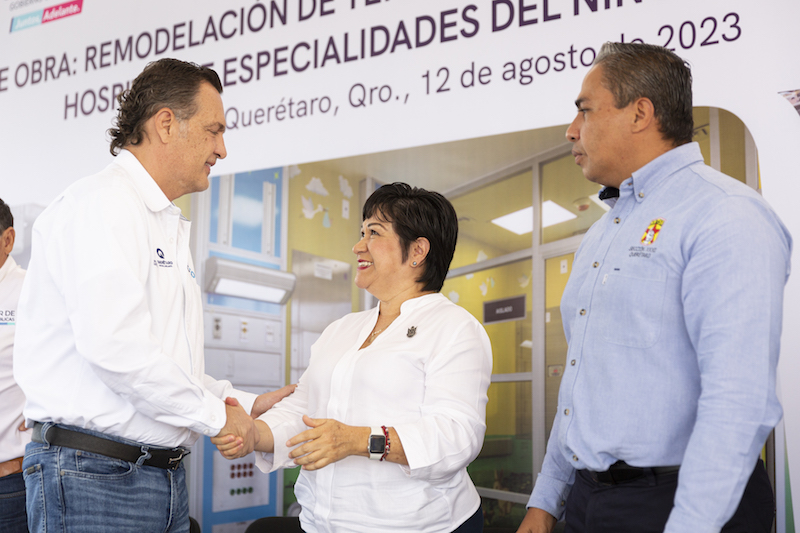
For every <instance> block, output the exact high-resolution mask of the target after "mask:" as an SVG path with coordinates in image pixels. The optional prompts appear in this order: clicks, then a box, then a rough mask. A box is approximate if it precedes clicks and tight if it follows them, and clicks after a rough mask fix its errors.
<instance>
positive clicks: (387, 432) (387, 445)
mask: <svg viewBox="0 0 800 533" xmlns="http://www.w3.org/2000/svg"><path fill="white" fill-rule="evenodd" d="M381 429H382V430H383V435H384V436H385V437H386V448H385V449H384V451H383V455H382V456H381V459H380V460H381V461H383V460H384V459H386V456H387V455H389V450H390V449H391V448H392V446H391V444H390V443H389V429H388V428H387V427H386V426H381Z"/></svg>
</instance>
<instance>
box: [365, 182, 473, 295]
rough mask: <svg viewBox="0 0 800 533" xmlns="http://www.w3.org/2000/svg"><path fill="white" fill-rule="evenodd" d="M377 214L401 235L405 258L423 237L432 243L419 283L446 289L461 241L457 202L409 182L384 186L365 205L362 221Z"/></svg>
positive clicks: (429, 287)
mask: <svg viewBox="0 0 800 533" xmlns="http://www.w3.org/2000/svg"><path fill="white" fill-rule="evenodd" d="M370 217H375V218H378V219H381V220H384V221H386V222H391V223H392V228H394V231H395V233H397V235H398V236H399V237H400V246H401V248H402V249H403V261H406V260H407V259H408V252H409V250H410V249H411V245H412V244H413V243H414V241H416V240H417V239H419V238H420V237H425V238H426V239H428V241H429V242H430V243H431V248H430V250H429V251H428V256H427V257H426V258H425V261H424V263H423V264H422V275H421V276H420V277H419V278H417V282H420V283H422V284H423V287H422V290H423V291H435V292H439V291H440V290H442V285H444V279H445V277H446V276H447V271H448V269H449V268H450V263H451V262H452V261H453V253H454V252H455V250H456V241H457V240H458V217H457V216H456V210H455V209H454V208H453V204H451V203H450V201H449V200H447V198H445V197H444V196H442V195H441V194H439V193H438V192H433V191H426V190H425V189H420V188H418V187H411V186H410V185H408V184H406V183H399V182H397V183H392V184H389V185H383V186H382V187H380V188H378V189H377V190H376V191H375V192H374V193H372V194H371V195H370V197H369V198H368V199H367V202H366V203H365V204H364V210H363V213H362V220H366V219H368V218H370Z"/></svg>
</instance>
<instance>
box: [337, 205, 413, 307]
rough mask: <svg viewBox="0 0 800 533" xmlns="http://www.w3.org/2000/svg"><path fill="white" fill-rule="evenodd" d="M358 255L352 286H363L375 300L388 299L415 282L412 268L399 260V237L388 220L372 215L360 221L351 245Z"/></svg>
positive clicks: (400, 253)
mask: <svg viewBox="0 0 800 533" xmlns="http://www.w3.org/2000/svg"><path fill="white" fill-rule="evenodd" d="M353 253H355V254H356V256H357V257H358V268H357V270H356V280H355V281H356V286H357V287H358V288H359V289H366V290H367V291H369V293H370V294H372V295H373V296H375V297H376V298H378V299H379V300H388V299H390V298H392V297H393V296H395V295H396V294H398V293H399V292H400V291H402V290H404V289H406V288H408V286H409V283H411V284H414V283H415V276H416V275H418V274H419V272H415V270H414V269H412V268H411V267H410V265H409V263H410V262H411V259H410V258H409V259H407V260H406V261H405V262H403V249H402V247H401V246H400V237H399V236H398V235H397V233H395V231H394V228H393V227H392V223H391V222H388V221H386V220H381V219H379V218H377V217H375V216H373V217H370V218H368V219H366V220H364V222H363V223H362V224H361V240H359V241H358V242H357V243H356V245H355V246H353Z"/></svg>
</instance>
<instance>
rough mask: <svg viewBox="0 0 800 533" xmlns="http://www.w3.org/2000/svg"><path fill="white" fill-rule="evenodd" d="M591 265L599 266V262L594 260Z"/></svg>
mask: <svg viewBox="0 0 800 533" xmlns="http://www.w3.org/2000/svg"><path fill="white" fill-rule="evenodd" d="M592 266H593V267H594V268H597V267H599V266H600V263H598V262H597V261H595V262H594V263H592Z"/></svg>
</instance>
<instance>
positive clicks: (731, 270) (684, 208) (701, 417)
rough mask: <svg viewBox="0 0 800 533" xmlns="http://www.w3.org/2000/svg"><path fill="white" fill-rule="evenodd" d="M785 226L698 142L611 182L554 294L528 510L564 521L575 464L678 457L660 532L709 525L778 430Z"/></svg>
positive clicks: (648, 462) (659, 462)
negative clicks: (558, 371) (553, 404)
mask: <svg viewBox="0 0 800 533" xmlns="http://www.w3.org/2000/svg"><path fill="white" fill-rule="evenodd" d="M790 254H791V237H790V235H789V233H788V231H787V230H786V228H785V227H784V226H783V224H782V223H781V221H780V220H779V219H778V217H777V216H776V215H775V213H774V212H773V211H772V209H771V208H770V207H769V206H768V205H767V204H766V202H765V201H764V200H763V199H762V198H761V196H760V195H758V194H757V193H756V192H755V191H753V190H752V189H750V188H748V187H747V186H745V185H743V184H742V183H740V182H738V181H736V180H734V179H732V178H730V177H727V176H725V175H723V174H721V173H719V172H717V171H715V170H713V169H712V168H710V167H708V166H706V165H705V164H703V157H702V155H701V153H700V149H699V147H698V145H697V144H696V143H690V144H686V145H683V146H680V147H678V148H675V149H673V150H671V151H669V152H667V153H666V154H664V155H662V156H660V157H658V158H657V159H655V160H653V161H651V162H650V163H648V164H647V165H645V166H644V167H642V168H641V169H639V170H638V171H636V172H634V173H633V176H632V177H631V178H628V179H627V180H625V181H624V182H623V183H622V185H621V186H620V196H619V198H618V199H617V201H616V203H615V204H614V206H613V208H612V209H611V210H610V211H609V212H608V213H606V214H605V215H604V216H603V217H602V218H601V219H600V220H599V221H597V222H596V223H595V224H594V225H593V226H592V227H591V229H590V230H589V231H588V232H587V233H586V236H585V237H584V239H583V242H582V243H581V246H580V248H579V249H578V252H577V254H576V256H575V262H574V265H573V272H572V274H571V276H570V279H569V282H568V284H567V287H566V289H565V292H564V296H563V298H562V301H561V313H562V317H563V320H564V332H565V334H566V338H567V340H568V342H569V350H568V352H567V361H566V365H565V369H566V370H565V371H564V375H563V378H562V381H561V389H560V391H559V398H558V401H559V407H558V411H557V415H556V418H555V422H554V424H553V429H552V432H551V435H550V440H549V442H548V448H547V454H546V457H545V460H544V464H543V466H542V472H541V473H540V474H539V477H538V479H537V481H536V486H535V487H534V490H533V494H532V495H531V498H530V501H529V503H528V506H529V507H538V508H540V509H544V510H545V511H547V512H549V513H551V514H552V515H554V516H556V517H560V516H561V514H562V513H563V509H564V502H565V501H566V499H567V495H568V494H569V490H570V488H571V486H572V483H573V480H574V476H575V471H576V470H580V469H589V470H594V471H604V470H607V469H608V467H609V466H611V465H612V464H613V463H615V462H616V461H617V460H623V461H625V462H627V463H628V464H630V465H634V466H644V467H651V466H668V465H681V470H680V475H679V483H678V491H677V493H676V495H675V507H674V508H673V510H672V513H671V514H670V518H669V521H668V523H667V527H666V529H665V531H667V532H674V533H685V532H686V531H692V532H695V533H701V532H718V531H720V529H721V528H722V526H723V525H724V524H725V523H726V522H727V520H728V519H729V518H730V517H731V516H732V515H733V513H734V511H735V510H736V507H737V506H738V503H739V500H740V499H741V495H742V493H743V491H744V487H745V485H746V484H747V481H748V479H749V477H750V474H751V473H752V470H753V466H754V465H755V463H756V459H757V458H758V455H759V452H760V450H761V448H762V446H763V445H764V442H765V440H766V438H767V436H768V435H769V432H770V430H771V429H772V427H773V426H774V425H775V424H776V423H777V422H778V421H779V420H780V418H781V414H782V411H781V406H780V404H779V402H778V399H777V397H776V394H775V376H776V367H777V363H778V352H779V345H780V334H781V320H782V309H783V288H784V285H785V283H786V280H787V278H788V275H789V260H790Z"/></svg>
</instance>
